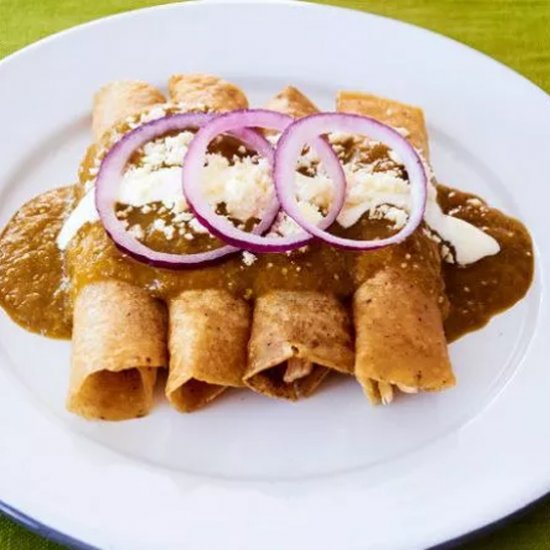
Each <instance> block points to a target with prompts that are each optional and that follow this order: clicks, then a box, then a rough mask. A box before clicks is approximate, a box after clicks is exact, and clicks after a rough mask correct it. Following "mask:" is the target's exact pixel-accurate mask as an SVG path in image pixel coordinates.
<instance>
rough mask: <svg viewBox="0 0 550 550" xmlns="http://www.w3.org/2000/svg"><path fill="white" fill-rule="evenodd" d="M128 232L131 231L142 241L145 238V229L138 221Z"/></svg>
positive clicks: (131, 233) (133, 235)
mask: <svg viewBox="0 0 550 550" xmlns="http://www.w3.org/2000/svg"><path fill="white" fill-rule="evenodd" d="M128 233H130V235H132V237H135V238H136V239H138V240H139V241H142V240H143V239H144V238H145V232H144V231H143V227H141V225H138V224H137V223H136V224H134V225H132V227H130V229H128Z"/></svg>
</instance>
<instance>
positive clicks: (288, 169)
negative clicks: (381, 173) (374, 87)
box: [274, 113, 428, 250]
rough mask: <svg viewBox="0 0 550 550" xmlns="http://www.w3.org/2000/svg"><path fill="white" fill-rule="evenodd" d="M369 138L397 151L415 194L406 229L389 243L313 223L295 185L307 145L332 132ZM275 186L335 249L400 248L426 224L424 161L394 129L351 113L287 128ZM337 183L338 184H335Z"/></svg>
mask: <svg viewBox="0 0 550 550" xmlns="http://www.w3.org/2000/svg"><path fill="white" fill-rule="evenodd" d="M335 131H340V132H345V133H348V134H363V135H368V136H369V137H370V138H371V139H374V140H377V141H380V142H382V143H384V145H387V146H388V147H389V148H390V149H392V150H393V151H395V152H396V153H397V154H398V155H399V157H400V158H401V161H402V163H403V165H404V167H405V169H406V171H407V174H408V176H409V185H410V192H411V199H412V200H411V203H412V204H411V211H410V213H409V219H408V220H407V223H406V224H405V225H404V226H403V228H402V229H401V230H400V231H399V232H398V233H396V234H395V235H392V236H391V237H387V238H385V239H377V240H354V239H346V238H344V237H337V236H335V235H331V234H330V233H328V232H327V231H325V230H324V229H325V228H324V227H321V226H318V225H315V224H314V223H311V222H310V221H309V220H307V219H306V217H305V216H304V215H303V214H302V212H301V210H300V207H299V204H298V201H297V200H296V190H295V185H294V172H295V169H296V161H297V160H298V158H299V156H300V154H301V152H302V149H303V147H304V145H306V144H307V143H311V142H312V140H313V139H314V138H315V137H317V136H321V135H326V134H329V133H330V132H335ZM274 179H275V186H276V189H277V195H278V197H279V200H280V201H281V205H282V208H283V210H284V211H285V212H286V213H287V214H288V215H289V216H290V217H291V218H292V219H293V220H294V221H295V222H296V223H297V224H298V225H300V227H302V228H303V229H305V230H306V231H307V232H309V233H311V234H312V235H314V236H316V237H318V238H319V239H322V240H323V241H324V242H326V243H328V244H331V245H333V246H338V247H341V248H346V249H349V250H373V249H377V248H382V247H385V246H389V245H392V244H397V243H400V242H402V241H404V240H405V239H406V238H407V237H409V236H410V235H411V234H412V233H413V232H414V231H415V230H416V228H417V227H418V226H419V225H420V223H421V222H422V218H423V216H424V210H425V207H426V196H427V185H428V177H427V174H426V169H425V167H424V164H423V162H422V159H421V158H420V156H419V155H418V153H417V152H416V151H415V149H414V147H413V146H412V145H411V144H410V143H409V142H408V141H407V140H406V139H405V138H403V136H401V134H399V132H397V131H396V130H394V129H393V128H392V127H391V126H387V125H386V124H382V123H381V122H379V121H377V120H375V119H373V118H370V117H366V116H359V115H353V114H348V113H320V114H315V115H310V116H307V117H304V118H301V119H299V120H297V121H295V122H293V123H292V124H291V125H290V126H288V127H287V128H286V130H285V131H284V132H283V135H282V136H281V137H280V138H279V142H278V144H277V149H276V151H275V170H274ZM335 183H337V182H336V180H335Z"/></svg>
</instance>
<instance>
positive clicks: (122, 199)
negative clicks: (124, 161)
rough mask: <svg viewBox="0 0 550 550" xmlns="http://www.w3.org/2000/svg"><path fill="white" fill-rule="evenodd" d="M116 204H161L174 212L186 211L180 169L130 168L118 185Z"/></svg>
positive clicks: (138, 205) (175, 167) (139, 205)
mask: <svg viewBox="0 0 550 550" xmlns="http://www.w3.org/2000/svg"><path fill="white" fill-rule="evenodd" d="M118 202H119V203H121V204H128V205H130V206H136V207H141V206H145V205H150V204H151V203H154V202H161V203H162V204H163V206H164V207H166V208H167V209H169V210H174V211H175V212H182V211H184V210H186V209H187V203H186V201H185V197H184V195H183V190H182V187H181V168H180V167H178V166H172V167H169V168H160V169H158V170H152V169H150V168H149V167H147V166H143V167H134V166H132V167H130V168H129V169H128V170H127V171H126V173H125V174H124V177H123V178H122V181H121V183H120V187H119V191H118Z"/></svg>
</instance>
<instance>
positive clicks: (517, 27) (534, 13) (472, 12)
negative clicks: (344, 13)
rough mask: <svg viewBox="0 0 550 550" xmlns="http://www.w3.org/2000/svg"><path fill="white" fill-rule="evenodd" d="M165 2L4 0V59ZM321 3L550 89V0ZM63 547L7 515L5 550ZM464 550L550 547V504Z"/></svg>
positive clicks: (0, 49) (0, 21)
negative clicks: (63, 33)
mask: <svg viewBox="0 0 550 550" xmlns="http://www.w3.org/2000/svg"><path fill="white" fill-rule="evenodd" d="M165 1H167V0H161V1H158V0H92V1H87V0H0V58H1V57H4V56H5V55H8V54H9V53H11V52H13V51H15V50H17V49H18V48H21V47H23V46H25V45H26V44H29V43H30V42H34V41H35V40H37V39H39V38H41V37H43V36H46V35H48V34H51V33H53V32H57V31H59V30H61V29H64V28H67V27H71V26H73V25H76V24H78V23H82V22H84V21H89V20H90V19H95V18H97V17H101V16H104V15H108V14H112V13H118V12H122V11H126V10H128V9H134V8H138V7H144V6H152V5H155V4H163V3H165ZM320 3H326V4H335V5H340V6H346V7H350V8H356V9H362V10H367V11H371V12H373V13H378V14H382V15H387V16H390V17H395V18H398V19H403V20H404V21H409V22H411V23H415V24H417V25H420V26H422V27H426V28H429V29H433V30H435V31H438V32H440V33H443V34H446V35H448V36H451V37H453V38H455V39H457V40H460V41H462V42H465V43H467V44H469V45H471V46H473V47H474V48H477V49H479V50H481V51H483V52H485V53H487V54H489V55H491V56H492V57H494V58H496V59H498V60H500V61H502V62H504V63H506V64H507V65H509V66H510V67H512V68H514V69H516V70H517V71H519V72H520V73H522V74H524V75H525V76H526V77H528V78H530V79H531V80H533V81H534V82H535V83H536V84H538V85H539V86H541V87H542V88H544V89H545V90H546V91H547V92H550V0H523V1H521V0H393V1H392V0H363V1H361V0H341V1H338V0H329V1H323V0H322V1H321V2H320ZM1 85H2V86H4V85H6V84H5V83H2V84H1ZM549 421H550V419H549ZM548 459H549V460H550V457H548ZM0 475H1V472H0ZM1 497H2V495H0V499H1ZM90 521H93V518H90ZM432 521H434V522H435V521H437V518H433V520H432ZM58 548H61V546H59V545H57V544H54V543H52V542H49V541H46V540H45V539H42V538H41V537H39V536H37V535H34V534H32V533H29V532H28V531H26V530H25V529H24V528H22V527H19V526H18V525H16V524H15V523H13V522H12V521H11V520H9V519H7V518H6V517H4V516H2V515H0V550H52V549H58ZM464 548H465V549H468V550H478V549H479V550H481V549H485V548H498V549H503V550H507V549H509V550H512V549H514V550H515V549H528V550H541V549H550V500H549V499H546V501H545V502H543V503H540V504H538V505H536V506H535V507H534V508H533V509H532V510H531V511H529V512H528V513H526V514H524V515H523V516H521V517H520V518H518V519H515V520H513V521H512V522H511V523H509V524H508V525H507V526H506V527H501V528H499V529H498V530H495V531H494V532H491V533H490V534H485V535H483V536H481V537H479V538H477V539H476V540H475V541H473V542H470V543H468V544H465V545H464Z"/></svg>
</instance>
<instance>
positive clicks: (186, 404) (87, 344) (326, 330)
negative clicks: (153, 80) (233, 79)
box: [68, 75, 454, 420]
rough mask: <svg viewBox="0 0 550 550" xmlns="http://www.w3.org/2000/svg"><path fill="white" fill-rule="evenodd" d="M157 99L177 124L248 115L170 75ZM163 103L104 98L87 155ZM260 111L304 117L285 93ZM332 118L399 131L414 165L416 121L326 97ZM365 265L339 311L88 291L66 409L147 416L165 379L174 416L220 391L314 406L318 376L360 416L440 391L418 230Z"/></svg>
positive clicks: (130, 85)
mask: <svg viewBox="0 0 550 550" xmlns="http://www.w3.org/2000/svg"><path fill="white" fill-rule="evenodd" d="M168 90H169V96H170V97H169V102H170V103H175V104H178V105H179V108H180V109H183V110H186V111H193V110H200V111H214V112H222V111H230V110H234V109H242V108H246V107H248V101H247V99H246V96H245V95H244V93H243V92H242V91H241V90H240V89H239V88H237V87H236V86H235V85H233V84H230V83H228V82H225V81H223V80H221V79H219V78H217V77H213V76H209V75H174V76H172V77H171V78H170V80H169V85H168ZM165 102H166V98H165V97H164V95H163V94H162V93H161V92H160V91H159V90H157V89H156V88H154V87H153V86H151V85H149V84H147V83H144V82H136V81H121V82H115V83H112V84H109V85H107V86H105V87H104V88H102V89H101V90H100V91H99V92H98V93H97V94H96V96H95V99H94V106H93V131H94V137H95V140H96V146H97V147H99V146H101V144H102V142H104V141H105V136H106V135H108V133H109V131H110V129H111V128H113V127H114V126H115V125H116V124H117V123H118V122H119V121H121V120H124V119H125V118H126V117H128V116H129V115H132V114H135V113H137V112H141V111H143V110H144V109H148V108H151V107H152V106H155V105H157V104H163V103H165ZM267 106H268V108H270V109H273V110H278V111H281V112H285V113H288V114H290V115H291V116H293V117H300V116H304V115H308V114H311V113H314V112H316V111H317V108H316V107H315V105H314V104H313V103H312V102H311V101H310V100H309V99H308V98H306V97H305V96H304V95H303V94H302V93H301V92H300V91H298V90H297V89H295V88H292V87H288V88H285V89H284V90H282V91H281V92H280V93H279V94H277V96H275V97H274V98H273V99H272V100H271V101H270V102H269V104H268V105H267ZM337 108H338V110H340V111H349V112H355V113H360V114H364V115H369V116H372V117H374V118H377V119H379V120H381V121H383V122H386V123H389V124H392V125H393V126H397V127H402V128H404V129H406V131H407V132H408V135H409V139H410V141H411V142H412V143H413V144H414V145H415V146H416V147H417V148H418V149H419V150H421V151H422V153H423V154H424V156H425V157H426V159H427V157H428V143H427V133H426V128H425V124H424V120H423V116H422V112H421V111H420V110H419V109H416V108H413V107H409V106H407V105H402V104H399V103H396V102H393V101H389V100H386V99H382V98H379V97H375V96H369V95H366V94H359V93H351V92H350V93H348V92H343V93H340V94H339V96H338V99H337ZM90 154H92V155H93V154H94V147H92V148H91V150H90V151H89V153H88V157H89V155H90ZM400 247H401V248H402V250H400ZM411 247H412V248H413V249H414V248H415V247H416V248H417V249H419V250H422V252H423V254H422V255H421V258H422V259H421V261H422V262H423V263H424V264H425V265H423V266H422V269H425V270H428V271H429V272H430V273H432V274H433V280H432V281H431V282H432V284H428V285H424V286H422V285H416V284H415V281H414V279H411V278H409V277H408V276H407V275H406V274H405V272H404V271H403V270H402V269H400V267H399V266H400V263H401V260H402V257H401V256H402V254H404V253H406V252H407V253H408V251H409V250H411ZM377 253H378V254H380V255H381V261H380V266H381V267H380V269H379V270H377V271H376V272H375V273H372V274H370V275H369V277H368V278H366V280H365V281H364V282H362V284H361V285H360V286H359V287H358V289H357V291H356V292H355V295H354V296H353V299H352V303H351V304H349V303H343V302H342V301H341V300H340V299H339V298H338V297H336V296H334V295H332V294H330V293H323V292H314V291H297V290H272V291H270V292H267V293H265V294H261V295H259V296H257V297H256V298H255V300H254V301H253V302H249V301H246V300H244V299H243V298H241V297H237V296H234V295H232V294H231V293H230V292H229V291H227V290H220V289H207V290H189V291H184V292H182V293H180V294H179V295H177V296H174V297H172V298H171V299H170V300H168V303H166V304H164V303H161V302H160V301H158V300H157V299H155V298H153V297H152V296H151V295H150V294H149V293H148V292H147V291H145V290H143V289H142V288H139V287H138V286H134V285H132V284H130V283H127V282H119V281H116V280H106V281H101V282H94V283H90V284H89V285H87V286H85V287H84V288H82V289H81V290H80V291H79V292H78V295H77V296H76V297H75V299H74V319H73V354H72V374H71V382H70V391H69V397H68V408H69V409H70V410H71V411H73V412H75V413H77V414H80V415H82V416H85V417H87V418H101V419H109V420H119V419H126V418H133V417H138V416H142V415H144V414H147V413H148V412H149V411H150V409H151V407H152V404H153V389H154V386H155V383H156V379H157V372H158V371H159V369H165V368H167V369H168V378H167V383H166V396H167V398H168V400H169V402H170V403H171V404H172V405H173V406H174V407H175V408H176V409H177V410H179V411H184V412H189V411H193V410H196V409H198V408H200V407H202V406H204V405H205V404H207V403H208V402H210V401H212V400H213V399H215V398H216V397H218V396H219V395H220V394H222V393H223V392H224V390H226V389H227V388H239V387H248V388H250V389H252V390H254V391H256V392H259V393H261V394H264V395H267V396H269V397H280V398H286V399H291V400H296V399H299V398H301V397H305V396H308V395H310V394H311V393H312V392H314V391H315V389H316V388H317V387H318V386H319V385H320V384H321V383H322V382H323V380H324V379H325V378H326V376H327V375H328V374H329V373H330V372H334V373H344V374H349V375H352V374H354V375H355V377H356V378H357V380H358V381H359V383H360V384H361V386H362V387H363V389H364V391H365V393H366V394H367V396H368V397H369V399H370V400H371V401H372V402H373V403H380V402H383V403H388V402H390V401H391V400H392V397H393V395H394V392H395V391H396V390H397V389H399V390H401V391H403V392H410V393H413V392H417V391H420V390H440V389H443V388H446V387H449V386H451V385H452V384H453V383H454V376H453V373H452V370H451V366H450V362H449V357H448V353H447V344H446V340H445V335H444V332H443V317H444V315H445V301H444V300H443V301H442V300H441V296H442V295H443V282H442V278H441V273H440V257H439V254H438V252H437V249H436V247H435V246H434V244H433V243H432V242H431V241H430V240H429V238H428V237H426V236H425V235H424V233H423V232H421V231H420V230H419V231H417V232H416V233H415V235H413V237H412V238H411V239H409V241H407V242H406V243H404V244H403V245H398V246H396V247H391V248H390V249H384V250H382V251H379V252H377ZM357 261H358V262H359V263H360V262H361V259H360V256H359V258H358V260H357ZM359 267H360V266H359ZM75 269H76V270H78V265H73V266H72V270H73V274H74V270H75Z"/></svg>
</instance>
